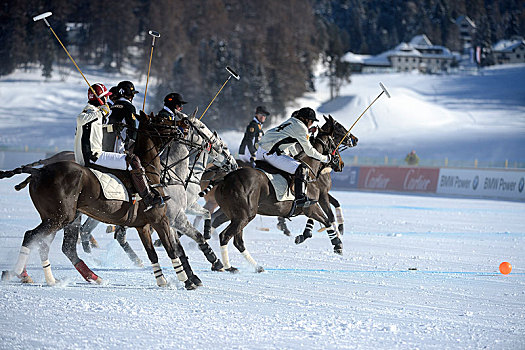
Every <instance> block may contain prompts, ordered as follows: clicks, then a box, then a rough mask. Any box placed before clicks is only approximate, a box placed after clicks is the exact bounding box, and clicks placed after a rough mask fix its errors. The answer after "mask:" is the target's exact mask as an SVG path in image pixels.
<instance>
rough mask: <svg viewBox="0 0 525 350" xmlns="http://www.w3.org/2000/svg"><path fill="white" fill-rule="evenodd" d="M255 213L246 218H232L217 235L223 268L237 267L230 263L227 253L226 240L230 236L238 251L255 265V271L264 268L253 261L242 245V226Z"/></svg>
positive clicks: (232, 268) (228, 269) (228, 239)
mask: <svg viewBox="0 0 525 350" xmlns="http://www.w3.org/2000/svg"><path fill="white" fill-rule="evenodd" d="M254 217H255V215H254V216H253V217H251V218H246V219H237V218H235V219H233V220H232V221H231V222H230V224H229V225H228V227H226V229H225V230H224V231H222V232H221V234H220V235H219V240H220V244H221V254H222V261H223V264H224V268H225V269H226V270H227V271H230V272H237V271H238V269H237V268H235V267H233V266H231V265H230V258H229V255H228V242H229V241H230V239H231V238H232V237H234V241H233V245H234V246H235V247H236V248H237V249H238V250H239V252H240V253H241V254H242V255H243V256H244V258H245V259H246V260H247V261H248V262H249V263H250V264H251V265H253V266H254V267H255V269H256V270H257V272H262V271H264V269H263V268H262V267H261V266H260V265H258V264H257V262H255V260H254V259H253V258H252V256H251V255H250V253H249V252H248V250H246V248H245V247H244V242H243V239H242V230H243V229H244V227H245V226H246V225H247V224H248V223H249V222H250V221H251V220H253V218H254Z"/></svg>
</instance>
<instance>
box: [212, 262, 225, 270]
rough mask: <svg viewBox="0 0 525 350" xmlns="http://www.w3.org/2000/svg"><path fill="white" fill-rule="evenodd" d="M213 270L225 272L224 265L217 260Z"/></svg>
mask: <svg viewBox="0 0 525 350" xmlns="http://www.w3.org/2000/svg"><path fill="white" fill-rule="evenodd" d="M211 270H212V271H224V265H223V264H222V262H221V261H220V260H219V259H217V260H216V261H215V262H214V263H213V264H212V265H211Z"/></svg>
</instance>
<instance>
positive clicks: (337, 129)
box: [323, 114, 359, 149]
mask: <svg viewBox="0 0 525 350" xmlns="http://www.w3.org/2000/svg"><path fill="white" fill-rule="evenodd" d="M323 117H324V119H325V120H326V123H325V125H327V124H328V125H329V127H333V128H334V132H333V137H334V141H335V142H336V143H339V142H341V140H342V139H343V137H345V135H346V134H347V132H348V130H346V128H345V127H344V126H343V125H342V124H340V123H339V122H338V121H337V120H335V119H334V118H333V117H332V116H331V115H330V114H329V115H328V117H326V116H324V115H323ZM325 125H323V127H324V126H325ZM357 141H359V139H358V138H357V137H355V136H354V135H353V134H352V133H350V134H349V135H348V136H346V137H345V139H344V140H343V142H342V143H341V146H342V147H344V148H345V149H346V148H348V147H354V146H357Z"/></svg>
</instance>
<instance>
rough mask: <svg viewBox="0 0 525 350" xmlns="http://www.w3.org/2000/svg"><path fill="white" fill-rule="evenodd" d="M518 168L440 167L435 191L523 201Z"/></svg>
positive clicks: (523, 180) (524, 194)
mask: <svg viewBox="0 0 525 350" xmlns="http://www.w3.org/2000/svg"><path fill="white" fill-rule="evenodd" d="M524 174H525V172H524V171H520V170H495V169H494V170H493V169H453V168H441V169H440V170H439V180H438V187H437V189H436V193H442V194H452V195H462V196H473V197H486V198H502V199H503V198H505V199H519V200H523V201H525V176H524Z"/></svg>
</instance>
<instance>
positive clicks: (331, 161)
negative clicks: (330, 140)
mask: <svg viewBox="0 0 525 350" xmlns="http://www.w3.org/2000/svg"><path fill="white" fill-rule="evenodd" d="M326 164H327V165H328V166H329V167H330V168H332V169H334V168H336V167H338V166H339V157H338V156H336V155H335V154H332V153H330V154H328V162H327V163H326Z"/></svg>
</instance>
